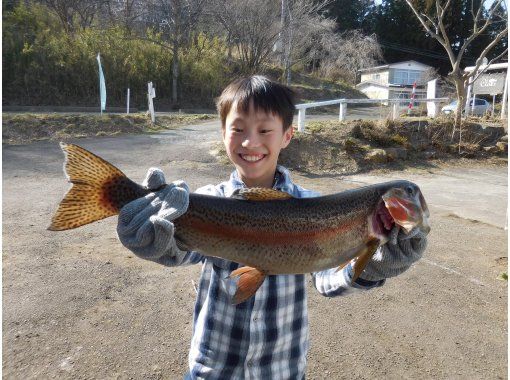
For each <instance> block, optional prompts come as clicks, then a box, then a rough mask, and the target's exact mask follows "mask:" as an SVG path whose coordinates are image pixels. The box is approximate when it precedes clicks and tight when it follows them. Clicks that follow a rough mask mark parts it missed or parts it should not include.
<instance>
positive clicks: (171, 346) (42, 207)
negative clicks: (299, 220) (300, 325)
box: [2, 121, 508, 379]
mask: <svg viewBox="0 0 510 380" xmlns="http://www.w3.org/2000/svg"><path fill="white" fill-rule="evenodd" d="M219 139H220V134H219V127H218V125H217V122H216V121H214V122H208V123H203V124H201V125H197V126H188V127H185V128H183V129H180V130H174V131H169V132H165V133H162V134H160V135H150V136H148V135H138V136H125V137H116V138H107V137H105V138H90V139H79V140H76V141H75V142H77V143H79V144H80V145H82V146H84V147H85V148H87V149H90V150H92V151H93V152H94V153H96V154H98V155H100V156H102V157H103V158H105V159H107V160H109V161H111V162H112V163H114V164H115V165H117V166H118V167H119V168H121V169H122V170H123V171H124V172H125V173H126V174H127V175H128V176H130V177H131V178H132V179H134V180H137V181H141V179H142V178H143V176H144V174H145V170H146V168H148V167H149V166H159V167H161V168H162V169H163V170H164V171H165V173H166V175H167V179H168V180H172V179H178V178H182V179H185V180H186V181H187V182H188V184H189V185H190V187H191V188H192V189H196V188H197V187H199V186H201V185H204V184H207V183H218V182H220V181H221V180H224V179H226V178H227V176H228V174H229V173H230V170H231V169H230V168H229V167H228V166H225V165H222V164H220V163H218V162H217V160H216V158H215V157H214V156H213V155H211V154H210V151H211V150H212V149H214V147H215V146H216V145H215V144H216V143H217V142H218V141H219ZM62 162H63V155H62V154H61V152H60V149H59V147H58V145H57V144H56V143H54V142H38V143H33V144H29V145H24V146H4V147H3V175H2V178H3V253H2V258H3V268H2V274H3V305H2V306H3V337H2V339H3V358H2V359H3V364H2V367H3V378H5V379H40V378H59V379H91V378H98V379H178V378H181V376H182V374H183V373H184V372H185V371H186V366H187V352H188V347H189V342H190V338H191V328H192V325H191V320H192V311H193V304H194V298H195V290H194V287H193V282H196V281H197V280H198V277H199V274H200V267H199V266H191V267H183V268H165V267H162V266H159V265H157V264H154V263H151V262H146V261H143V260H140V259H138V258H136V257H134V256H133V255H132V254H131V253H130V252H129V251H127V250H126V249H125V248H123V247H122V245H121V244H120V243H119V242H118V241H117V239H116V234H115V225H116V219H115V218H109V219H107V220H104V221H101V222H98V223H94V224H91V225H88V226H85V227H82V228H80V229H78V230H72V231H67V232H60V233H55V232H50V231H47V230H46V227H47V226H48V224H49V221H50V218H51V215H52V213H53V211H54V210H55V208H56V205H57V203H58V202H59V201H60V199H61V197H62V195H63V193H64V192H65V191H66V189H67V188H68V184H67V183H66V181H65V179H64V176H63V174H62ZM397 174H398V175H399V176H402V177H404V178H409V179H412V180H413V181H415V182H417V183H418V184H419V185H420V186H421V187H422V190H423V192H424V193H425V196H426V198H427V201H428V203H429V207H430V209H431V213H432V222H431V223H432V228H433V230H432V232H431V234H430V245H429V248H428V250H427V253H426V255H425V257H424V259H423V260H421V261H420V262H419V263H418V264H417V265H415V266H414V267H413V268H412V269H411V270H409V271H408V272H406V273H405V274H403V275H401V276H399V277H398V278H395V279H392V280H389V281H388V282H387V284H386V285H385V286H384V287H382V288H378V289H376V290H372V291H370V292H366V293H363V294H357V295H352V296H346V297H341V298H333V299H328V298H324V297H321V296H320V295H318V293H317V292H316V291H314V290H313V289H312V287H311V283H310V284H309V290H310V291H309V309H310V334H311V350H310V353H309V356H308V363H309V365H308V375H307V377H308V378H309V379H324V378H328V379H370V378H388V379H402V378H415V379H467V378H469V379H487V378H491V379H498V378H501V379H506V378H507V282H506V281H502V280H499V279H498V278H497V277H498V275H499V274H500V273H501V272H503V271H506V270H507V269H506V268H507V260H508V259H507V231H506V230H505V229H504V227H505V223H506V222H505V221H506V210H505V205H506V204H507V169H506V167H501V166H500V167H493V166H490V167H484V166H483V165H482V164H480V163H477V166H476V167H473V166H469V167H466V166H462V165H460V166H454V167H448V168H441V167H437V168H434V167H431V168H428V169H427V170H426V171H425V170H423V171H412V172H403V173H394V172H393V173H386V174H385V173H364V174H363V175H357V176H356V175H355V176H327V175H324V176H320V177H318V176H315V177H314V176H310V175H308V176H304V175H299V173H293V176H294V179H295V180H296V182H298V183H300V184H302V185H303V186H305V187H308V188H311V189H314V190H318V191H321V192H322V193H332V192H337V191H341V190H343V189H347V188H351V187H354V186H359V185H362V184H366V183H373V182H378V181H380V180H385V179H389V178H394V177H395V176H396V175H397Z"/></svg>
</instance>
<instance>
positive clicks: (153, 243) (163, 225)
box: [117, 168, 189, 260]
mask: <svg viewBox="0 0 510 380" xmlns="http://www.w3.org/2000/svg"><path fill="white" fill-rule="evenodd" d="M142 186H144V187H145V188H147V189H148V190H154V192H151V193H149V194H147V195H146V196H145V197H142V198H139V199H136V200H134V201H132V202H130V203H128V204H127V205H125V206H124V207H123V208H122V209H121V210H120V213H119V219H118V224H117V235H118V236H119V240H120V241H121V242H122V244H123V245H124V246H126V247H127V248H129V249H130V250H131V251H133V252H134V253H135V254H136V255H138V256H140V257H142V258H144V259H149V260H157V259H158V258H159V257H161V256H162V255H163V254H166V255H168V254H174V255H177V254H178V253H179V252H181V251H180V250H179V249H178V248H177V245H176V243H175V239H174V224H173V223H172V221H173V220H175V219H177V218H178V217H180V216H181V215H182V214H184V213H185V212H186V210H187V209H188V205H189V188H188V185H186V183H185V182H183V181H175V182H172V183H170V184H166V182H165V175H164V174H163V172H162V171H161V170H160V169H158V168H150V169H149V170H148V172H147V175H146V177H145V179H144V181H143V183H142Z"/></svg>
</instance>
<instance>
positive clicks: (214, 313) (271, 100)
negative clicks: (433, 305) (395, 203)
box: [117, 76, 426, 379]
mask: <svg viewBox="0 0 510 380" xmlns="http://www.w3.org/2000/svg"><path fill="white" fill-rule="evenodd" d="M217 106H218V112H219V115H220V119H221V123H222V137H223V142H224V144H225V148H226V151H227V154H228V157H229V159H230V161H231V162H232V163H233V164H234V166H235V170H234V171H233V172H232V174H231V176H230V179H229V180H228V181H225V182H222V183H220V184H218V185H216V186H213V185H208V186H205V187H203V188H200V189H199V190H197V192H199V193H202V194H209V195H216V196H221V197H230V196H232V194H233V193H234V192H235V191H236V190H238V189H240V188H243V187H266V188H274V189H277V190H280V191H284V192H287V193H289V194H291V195H292V196H294V197H296V198H305V197H313V196H318V194H317V193H315V192H312V191H309V190H305V189H303V188H302V187H300V186H298V185H296V184H294V183H293V182H292V180H291V178H290V175H289V172H288V171H287V169H285V168H284V167H282V166H279V165H278V164H277V161H278V156H279V154H280V151H281V150H282V149H284V148H285V147H287V146H288V144H289V143H290V141H291V138H292V134H293V129H292V125H291V124H292V118H293V114H294V111H295V107H294V101H293V96H292V92H291V90H290V89H288V88H287V87H285V86H283V85H280V84H278V83H276V82H273V81H271V80H269V79H267V78H265V77H263V76H251V77H247V78H242V79H239V80H236V81H234V82H232V83H231V84H230V85H229V86H227V88H226V89H225V90H224V91H223V93H222V94H221V96H220V98H219V100H218V102H217ZM164 183H165V180H164V176H163V173H162V172H161V171H160V170H159V169H150V170H149V173H148V174H147V177H146V179H145V181H144V185H145V186H146V187H147V188H149V189H157V188H160V186H161V185H163V184H164ZM188 194H189V190H188V187H187V186H186V184H185V183H183V182H174V183H172V184H170V185H168V186H167V187H166V188H164V189H163V190H161V191H158V192H154V193H151V194H149V195H148V196H146V197H145V198H141V199H138V200H136V201H134V202H131V203H129V204H128V205H126V206H125V207H124V208H123V209H122V210H121V213H120V215H119V222H118V228H117V232H118V235H119V239H120V241H121V242H122V243H123V244H124V245H125V246H126V247H127V248H129V249H130V250H131V251H133V252H134V253H135V254H136V255H138V256H139V257H142V258H145V259H148V260H152V261H155V262H158V263H160V264H163V265H169V266H177V265H188V264H196V263H201V264H202V274H201V278H200V285H199V290H198V296H197V301H196V304H195V310H194V316H193V337H192V341H191V348H190V352H189V358H188V360H189V373H188V374H187V375H186V378H191V379H302V378H304V376H305V371H306V354H307V351H308V347H309V333H308V309H307V294H306V276H305V275H302V274H301V275H276V276H268V277H267V278H266V280H265V281H264V282H263V284H262V286H261V287H260V288H259V289H258V290H257V292H256V293H255V295H254V296H253V297H251V298H250V299H248V300H247V301H246V302H243V303H241V304H239V305H233V304H232V298H231V297H232V292H231V290H232V289H231V285H230V284H229V283H228V282H227V281H225V278H227V277H228V276H229V275H230V273H231V272H232V271H233V270H235V269H237V268H239V267H240V265H239V264H238V263H234V262H231V261H228V260H224V259H221V258H216V257H209V256H205V255H202V254H201V253H198V252H185V251H181V250H180V249H179V247H178V246H177V244H176V242H175V239H174V238H173V233H174V226H173V223H172V221H173V220H175V219H176V218H178V217H179V216H180V215H182V214H183V213H184V212H186V209H187V207H188ZM404 237H405V236H404V235H403V234H402V233H401V232H399V230H398V228H397V227H394V228H393V230H392V232H391V238H390V241H389V242H388V243H387V244H385V245H384V246H382V247H381V248H380V249H379V250H378V251H377V252H376V254H375V255H374V258H373V259H372V260H371V261H370V262H369V264H368V265H367V267H366V268H365V270H364V272H363V273H362V275H361V276H360V278H358V279H357V280H356V282H354V283H353V282H352V280H351V279H352V267H351V265H347V266H346V267H344V268H343V269H342V270H340V271H337V269H336V268H333V269H331V270H326V271H322V272H317V273H312V278H313V283H314V286H315V288H316V289H317V290H318V291H319V292H320V293H321V294H322V295H324V296H328V297H332V296H339V295H344V294H346V293H348V292H349V291H358V290H364V289H370V288H373V287H377V286H381V285H383V283H384V282H385V279H386V278H388V277H393V276H396V275H398V274H400V273H402V272H404V271H405V270H406V269H408V268H409V267H410V266H411V264H412V263H413V262H415V261H417V260H418V259H419V258H420V257H421V255H422V253H423V251H424V250H425V246H426V238H425V237H424V236H416V237H414V238H412V239H404Z"/></svg>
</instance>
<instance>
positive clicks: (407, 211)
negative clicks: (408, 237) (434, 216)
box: [382, 182, 430, 234]
mask: <svg viewBox="0 0 510 380" xmlns="http://www.w3.org/2000/svg"><path fill="white" fill-rule="evenodd" d="M382 200H383V202H384V205H385V206H386V209H387V210H388V212H389V214H390V215H391V217H392V218H393V220H394V222H395V223H396V224H397V225H399V226H400V227H402V229H404V231H405V232H406V233H407V234H409V233H410V232H411V231H417V230H419V231H421V232H422V233H423V234H428V233H429V232H430V225H429V217H430V212H429V208H428V206H427V202H425V198H424V197H423V194H422V193H421V190H420V188H419V187H418V186H417V185H416V184H414V183H412V182H405V183H403V184H402V185H401V186H397V187H393V188H391V189H389V190H388V191H386V192H385V193H384V194H383V196H382Z"/></svg>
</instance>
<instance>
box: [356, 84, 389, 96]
mask: <svg viewBox="0 0 510 380" xmlns="http://www.w3.org/2000/svg"><path fill="white" fill-rule="evenodd" d="M359 90H360V91H361V92H362V93H364V94H365V95H366V96H368V98H369V99H388V89H385V88H381V87H378V86H372V85H368V86H366V87H361V88H359Z"/></svg>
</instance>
